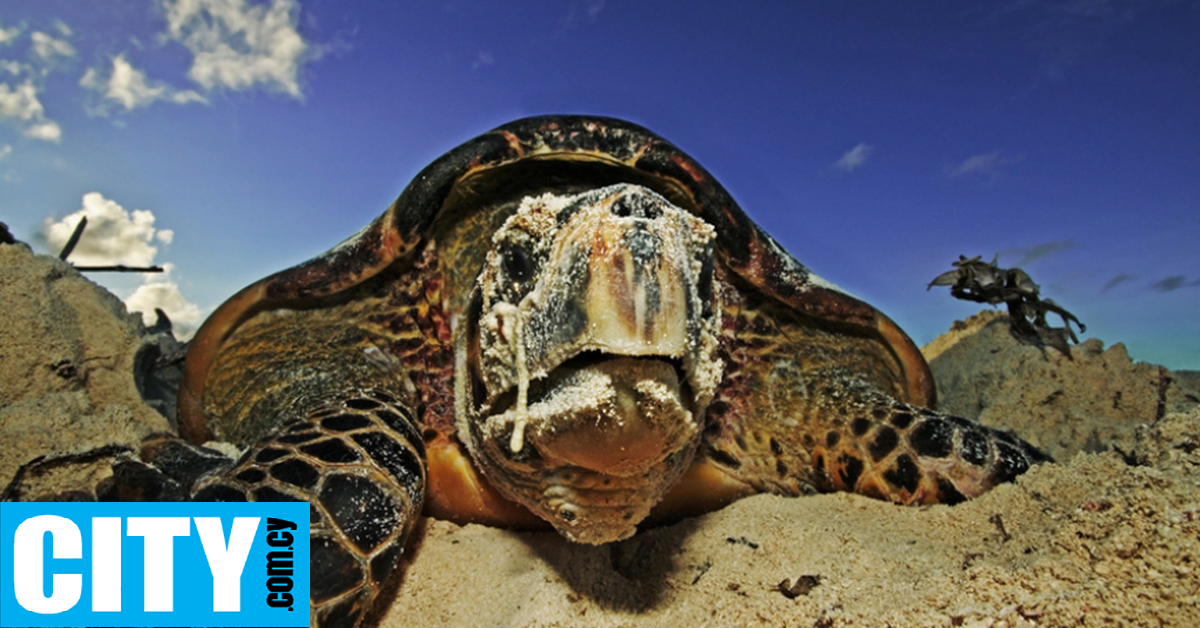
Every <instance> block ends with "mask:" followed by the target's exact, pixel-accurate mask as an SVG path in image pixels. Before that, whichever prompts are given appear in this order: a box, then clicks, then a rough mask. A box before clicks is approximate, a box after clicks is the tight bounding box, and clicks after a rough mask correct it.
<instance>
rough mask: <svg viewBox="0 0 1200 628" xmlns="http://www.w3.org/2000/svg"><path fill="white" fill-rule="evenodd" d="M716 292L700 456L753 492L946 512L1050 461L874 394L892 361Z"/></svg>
mask: <svg viewBox="0 0 1200 628" xmlns="http://www.w3.org/2000/svg"><path fill="white" fill-rule="evenodd" d="M722 285H723V286H725V290H724V291H723V292H722V300H723V301H724V303H725V319H724V324H723V332H724V333H723V335H722V342H721V346H722V354H721V355H722V359H724V360H725V361H726V363H727V364H728V365H729V366H728V367H727V371H726V379H725V381H724V382H723V383H722V386H721V388H720V389H719V390H718V398H717V400H716V401H715V402H714V403H713V404H712V405H711V406H710V407H709V416H708V426H709V427H708V430H707V431H706V434H705V436H706V439H705V443H704V445H703V446H702V449H703V450H704V453H705V455H706V456H707V458H708V459H709V460H711V461H713V463H714V464H715V465H717V466H718V467H720V468H721V469H722V470H724V471H725V472H726V473H728V474H729V475H730V476H731V477H734V478H737V479H738V480H740V481H743V482H745V483H747V484H749V485H751V486H752V487H753V488H754V489H755V490H756V491H766V492H773V493H779V494H784V495H799V494H802V493H804V492H807V491H808V490H811V489H814V488H815V489H816V490H819V491H850V492H854V493H859V494H862V495H868V496H871V497H876V498H879V499H886V500H889V501H893V502H896V503H901V504H918V503H919V504H927V503H935V502H940V503H957V502H960V501H962V500H963V499H964V498H969V497H975V496H977V495H979V494H981V493H982V492H984V491H986V490H987V489H989V488H991V487H992V486H995V485H996V484H999V483H1001V482H1008V481H1011V480H1012V479H1013V478H1015V477H1016V476H1017V475H1020V474H1021V473H1023V472H1024V471H1025V470H1026V469H1028V468H1029V467H1030V466H1031V465H1033V464H1037V463H1040V462H1046V461H1048V460H1049V457H1047V456H1046V455H1045V454H1043V453H1041V452H1040V451H1038V450H1037V449H1035V448H1033V447H1032V446H1030V445H1029V444H1028V443H1025V442H1024V441H1022V440H1020V439H1019V438H1017V437H1015V436H1013V435H1012V434H1010V433H1007V432H1001V431H998V430H994V429H990V428H987V427H984V426H981V425H978V424H976V423H972V422H970V421H967V420H965V419H962V418H959V417H954V416H948V415H945V414H940V413H937V412H935V411H932V410H929V409H927V408H923V407H918V406H913V405H911V404H908V403H904V402H902V401H899V400H898V397H900V395H899V394H898V393H897V391H896V390H894V389H893V390H887V389H886V387H885V386H881V385H880V382H881V381H882V382H887V381H888V379H887V378H886V377H884V376H883V374H886V373H887V372H888V369H887V368H886V367H887V364H888V362H889V361H890V360H892V359H893V358H892V357H891V356H890V355H889V354H887V353H886V352H884V351H880V350H879V345H877V344H874V343H867V342H859V341H855V340H854V339H852V338H851V339H848V338H846V337H845V336H842V335H835V334H833V333H831V332H829V331H828V330H823V329H821V328H820V327H819V326H814V325H812V323H811V321H804V320H802V319H800V318H798V317H796V316H795V315H794V314H792V313H791V312H789V311H787V310H785V309H783V308H779V307H777V306H775V305H773V304H771V303H768V302H764V301H763V300H762V299H761V298H759V297H758V296H757V295H756V294H755V293H752V292H744V291H740V290H738V288H737V283H736V282H730V281H727V282H723V283H722ZM873 372H874V373H879V374H881V375H880V377H878V378H876V379H875V380H874V381H873V380H872V378H871V377H870V375H869V374H870V373H873ZM746 391H756V392H757V394H746Z"/></svg>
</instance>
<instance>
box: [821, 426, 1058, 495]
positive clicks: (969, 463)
mask: <svg viewBox="0 0 1200 628" xmlns="http://www.w3.org/2000/svg"><path fill="white" fill-rule="evenodd" d="M852 408H853V409H852V411H851V412H850V414H848V415H847V417H846V420H843V421H837V422H836V423H833V424H831V425H830V427H829V429H828V430H826V431H825V433H824V435H820V436H819V438H818V439H817V445H816V446H815V447H814V448H813V451H812V455H813V461H814V472H815V473H814V474H815V484H817V485H818V486H819V487H820V488H822V489H826V490H835V491H851V492H854V493H860V494H863V495H868V496H871V497H877V498H880V499H886V500H889V501H894V502H898V503H902V504H928V503H947V504H954V503H958V502H961V501H963V500H964V499H967V498H971V497H976V496H978V495H980V494H981V493H983V492H984V491H986V490H988V489H990V488H992V487H993V486H995V485H997V484H1001V483H1004V482H1011V481H1012V480H1014V479H1016V477H1017V476H1018V475H1020V474H1022V473H1024V472H1025V471H1027V470H1028V469H1029V468H1030V467H1032V466H1033V465H1035V464H1039V463H1042V462H1050V461H1051V459H1050V457H1049V456H1047V455H1046V454H1044V453H1042V452H1041V451H1039V450H1038V449H1037V448H1035V447H1033V446H1032V445H1030V444H1029V443H1027V442H1025V441H1023V440H1021V439H1020V438H1018V437H1017V436H1015V435H1013V434H1012V433H1010V432H1003V431H1000V430H996V429H992V428H989V427H985V426H983V425H979V424H977V423H973V422H971V421H968V420H966V419H963V418H960V417H956V416H950V415H946V414H939V413H936V412H934V411H932V410H928V409H926V408H918V407H915V406H910V405H907V404H902V403H891V404H887V403H879V404H877V405H874V406H868V405H861V406H857V407H853V406H852Z"/></svg>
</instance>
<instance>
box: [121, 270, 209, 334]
mask: <svg viewBox="0 0 1200 628" xmlns="http://www.w3.org/2000/svg"><path fill="white" fill-rule="evenodd" d="M163 270H164V272H163V273H161V274H155V275H151V274H146V275H145V277H146V283H143V284H142V285H140V286H138V287H137V289H136V290H134V291H133V294H131V295H129V297H128V298H126V299H125V307H126V308H127V309H128V310H129V311H130V312H138V313H140V314H141V315H142V322H144V323H146V325H153V324H154V322H155V320H156V319H157V315H156V314H155V313H154V310H155V309H156V308H157V309H161V310H162V311H163V312H166V314H167V318H170V319H171V324H172V331H174V333H175V336H176V337H177V338H180V339H181V340H186V339H188V338H190V337H191V336H192V334H194V333H196V328H197V327H198V326H199V325H200V323H201V321H202V320H203V318H204V317H203V315H202V313H201V311H200V306H198V305H196V304H195V303H192V302H191V301H188V300H187V299H186V298H184V296H183V294H182V293H181V292H180V291H179V284H178V283H176V282H174V281H172V280H171V274H172V273H173V271H174V270H175V265H174V264H164V265H163Z"/></svg>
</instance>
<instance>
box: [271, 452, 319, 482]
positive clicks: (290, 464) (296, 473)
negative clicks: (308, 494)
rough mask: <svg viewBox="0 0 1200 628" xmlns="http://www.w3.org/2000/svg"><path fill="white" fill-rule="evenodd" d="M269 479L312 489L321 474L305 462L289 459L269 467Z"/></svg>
mask: <svg viewBox="0 0 1200 628" xmlns="http://www.w3.org/2000/svg"><path fill="white" fill-rule="evenodd" d="M271 477H273V478H275V479H276V480H279V481H280V482H287V483H288V484H291V485H293V486H298V487H300V488H312V487H314V486H316V485H317V480H319V479H321V474H320V472H318V471H317V470H316V469H314V468H312V465H310V464H308V463H307V462H304V461H303V460H297V459H295V458H289V459H287V460H283V461H280V462H276V463H275V464H273V465H271Z"/></svg>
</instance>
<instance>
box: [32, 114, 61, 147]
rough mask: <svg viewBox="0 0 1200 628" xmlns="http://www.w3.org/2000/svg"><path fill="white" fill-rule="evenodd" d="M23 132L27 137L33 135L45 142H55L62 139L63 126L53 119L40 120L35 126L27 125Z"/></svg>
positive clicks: (34, 137)
mask: <svg viewBox="0 0 1200 628" xmlns="http://www.w3.org/2000/svg"><path fill="white" fill-rule="evenodd" d="M23 133H24V134H25V136H26V137H32V138H33V139H35V140H42V141H44V142H54V143H55V144H57V143H59V142H61V141H62V127H61V126H58V123H57V122H55V121H53V120H46V121H44V122H39V123H37V124H35V125H33V126H30V127H27V128H26V129H25V130H24V131H23Z"/></svg>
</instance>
